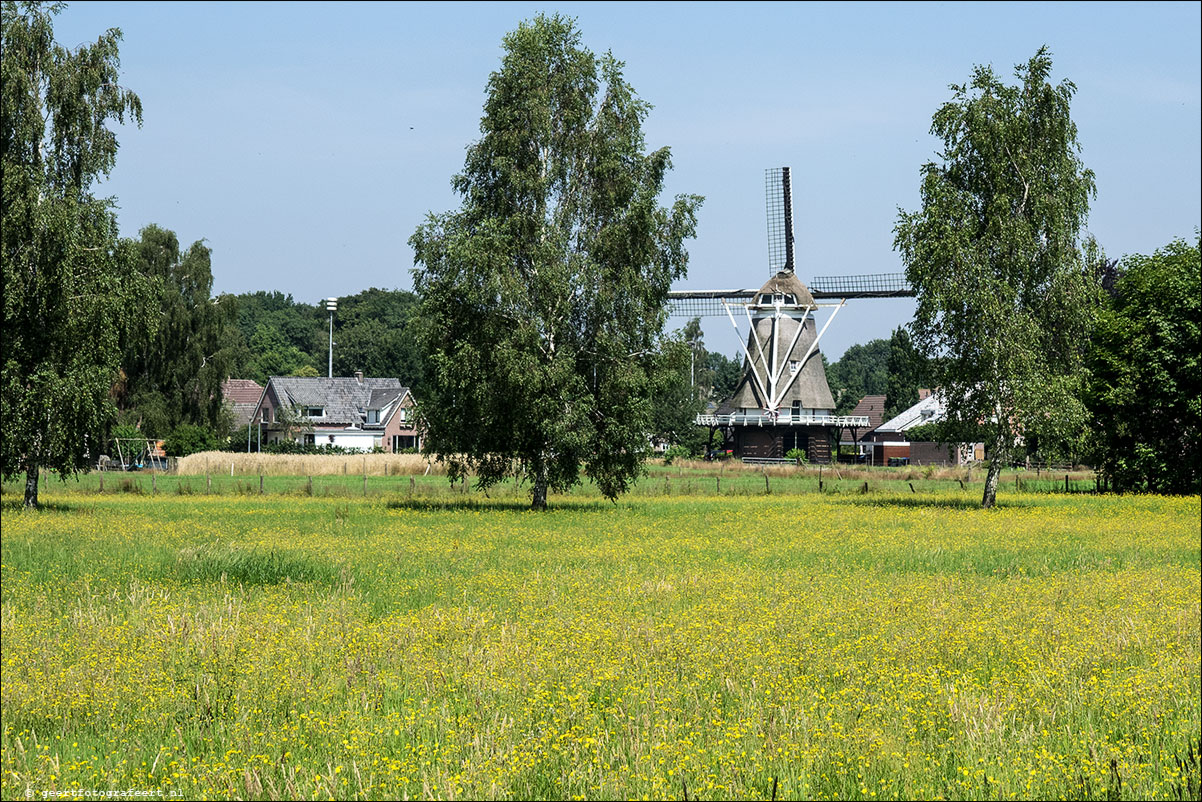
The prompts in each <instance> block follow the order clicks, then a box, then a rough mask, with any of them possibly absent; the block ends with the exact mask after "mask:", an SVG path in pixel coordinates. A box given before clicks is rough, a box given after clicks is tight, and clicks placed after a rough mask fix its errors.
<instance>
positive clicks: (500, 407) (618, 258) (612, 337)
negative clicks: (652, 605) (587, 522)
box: [410, 16, 701, 508]
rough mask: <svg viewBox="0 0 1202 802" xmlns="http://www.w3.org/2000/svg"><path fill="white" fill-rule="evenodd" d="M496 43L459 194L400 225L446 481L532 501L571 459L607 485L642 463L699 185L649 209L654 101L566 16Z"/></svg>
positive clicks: (616, 484)
mask: <svg viewBox="0 0 1202 802" xmlns="http://www.w3.org/2000/svg"><path fill="white" fill-rule="evenodd" d="M503 46H504V54H503V56H502V60H501V66H500V68H499V69H498V70H497V71H496V72H494V73H493V74H492V76H491V77H490V78H489V81H488V88H487V99H486V101H485V104H484V114H483V117H482V118H481V121H480V132H481V138H480V139H479V140H478V141H477V142H475V143H474V144H473V145H471V146H470V147H469V148H468V152H467V159H466V162H465V164H464V169H463V172H462V173H460V174H459V175H457V176H455V177H454V179H453V180H452V186H453V187H454V189H455V190H456V192H458V193H459V194H460V195H461V196H462V199H463V200H462V205H461V206H460V208H459V209H458V210H456V211H452V212H448V213H445V214H439V215H431V216H430V217H429V218H428V219H427V221H426V222H425V223H424V224H423V225H422V226H421V227H419V228H418V230H417V231H416V233H415V234H414V235H413V237H412V238H411V239H410V243H411V244H412V246H413V248H414V251H415V262H416V264H417V265H418V266H417V267H416V268H415V270H414V272H413V275H414V289H415V291H416V292H417V294H418V296H419V298H420V304H421V306H420V315H419V320H420V323H419V333H418V339H419V343H420V345H421V347H422V348H423V350H424V353H425V355H426V360H425V367H424V369H423V378H422V381H421V383H420V385H419V386H420V388H421V389H420V393H419V397H418V405H419V410H420V414H421V416H422V419H423V420H424V422H425V426H426V427H427V431H426V436H425V438H424V440H425V444H426V449H427V451H428V452H429V453H431V454H435V455H437V456H439V457H441V458H442V459H444V460H446V461H447V463H448V465H449V466H450V474H451V477H452V480H454V479H455V478H457V477H461V476H463V475H465V473H467V472H469V471H470V472H474V473H475V474H476V477H477V485H478V486H480V487H482V488H486V487H488V486H490V485H491V484H493V483H495V482H497V481H500V480H501V479H502V478H504V477H505V476H508V475H514V474H516V475H517V476H518V477H519V478H521V479H524V480H527V481H529V483H530V487H531V494H532V502H531V503H532V506H533V507H534V508H542V507H545V506H546V497H547V491H548V490H549V489H554V490H563V489H566V488H569V487H571V486H573V485H574V484H577V483H578V482H579V481H580V480H581V471H582V470H583V471H585V472H586V473H587V475H588V477H589V478H590V479H591V480H592V481H593V482H595V483H596V484H597V486H598V487H599V488H600V489H601V492H602V493H603V494H604V495H605V496H607V497H608V498H614V497H616V496H617V495H618V494H620V493H622V492H624V491H625V490H626V489H627V488H628V487H629V485H630V483H631V482H632V481H633V480H634V479H635V477H636V476H637V475H638V473H639V472H640V470H641V469H642V461H643V457H644V455H645V453H646V451H647V448H648V440H647V435H648V433H649V432H650V430H651V425H652V404H651V400H650V395H651V393H652V392H653V391H654V388H655V386H656V385H657V383H658V379H657V377H658V375H659V373H660V372H661V371H662V370H664V369H665V368H664V365H663V358H662V355H661V354H660V353H659V351H658V349H657V345H658V342H659V339H660V337H661V334H662V331H663V323H664V318H665V312H664V309H665V301H666V297H667V291H668V288H669V286H670V285H671V283H672V281H673V279H676V278H678V277H681V276H683V275H684V273H685V269H686V266H687V261H688V255H687V252H686V251H685V248H684V241H685V240H686V239H688V238H690V237H692V236H693V234H694V229H695V225H696V210H697V208H698V206H699V204H700V202H701V199H700V198H699V197H697V196H691V195H685V196H678V197H677V198H676V200H675V202H674V203H673V205H672V207H671V208H664V207H661V206H660V204H659V196H660V194H661V191H662V189H663V185H664V178H665V175H666V174H667V172H668V170H669V168H670V166H671V160H670V153H669V150H668V148H666V147H665V148H661V149H659V150H655V151H652V152H649V153H648V152H646V149H645V143H644V137H643V131H642V123H643V120H644V119H645V118H646V116H647V114H648V111H649V110H650V108H651V107H650V106H649V105H648V104H647V103H646V102H645V101H643V100H641V99H640V98H639V97H638V96H637V95H636V94H635V92H634V90H633V89H632V88H631V86H630V85H629V84H628V83H627V82H626V80H625V78H624V76H623V73H622V69H623V65H622V63H621V62H619V61H618V60H617V59H615V58H614V57H613V56H612V55H610V54H608V53H607V54H605V55H603V56H600V57H598V56H596V55H594V54H593V53H592V52H591V51H590V50H588V49H587V48H585V47H584V46H583V45H582V44H581V36H580V32H579V31H578V30H577V29H576V27H575V23H574V21H573V20H569V19H565V18H563V17H560V16H552V17H546V16H539V17H537V18H535V19H534V20H533V21H531V22H526V23H523V24H521V25H520V26H519V27H518V28H517V30H515V31H513V32H511V33H510V34H508V35H507V36H506V37H505V39H504V43H503Z"/></svg>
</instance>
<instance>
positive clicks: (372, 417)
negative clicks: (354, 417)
mask: <svg viewBox="0 0 1202 802" xmlns="http://www.w3.org/2000/svg"><path fill="white" fill-rule="evenodd" d="M367 422H368V423H379V422H380V410H378V409H369V410H367Z"/></svg>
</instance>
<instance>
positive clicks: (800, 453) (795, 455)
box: [785, 448, 809, 465]
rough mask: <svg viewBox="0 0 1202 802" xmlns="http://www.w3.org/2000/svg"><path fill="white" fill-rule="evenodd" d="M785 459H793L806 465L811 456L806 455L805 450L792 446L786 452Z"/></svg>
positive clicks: (799, 463)
mask: <svg viewBox="0 0 1202 802" xmlns="http://www.w3.org/2000/svg"><path fill="white" fill-rule="evenodd" d="M785 459H791V460H793V461H794V462H796V463H797V464H798V465H805V464H806V463H807V462H809V458H808V457H806V453H805V451H804V450H802V449H800V448H790V449H789V450H788V451H787V452H786V453H785Z"/></svg>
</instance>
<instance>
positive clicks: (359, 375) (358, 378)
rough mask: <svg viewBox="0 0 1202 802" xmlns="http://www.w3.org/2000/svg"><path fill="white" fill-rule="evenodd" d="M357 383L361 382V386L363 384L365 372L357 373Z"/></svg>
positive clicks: (358, 371)
mask: <svg viewBox="0 0 1202 802" xmlns="http://www.w3.org/2000/svg"><path fill="white" fill-rule="evenodd" d="M355 381H357V382H359V383H360V384H363V371H361V370H356V371H355Z"/></svg>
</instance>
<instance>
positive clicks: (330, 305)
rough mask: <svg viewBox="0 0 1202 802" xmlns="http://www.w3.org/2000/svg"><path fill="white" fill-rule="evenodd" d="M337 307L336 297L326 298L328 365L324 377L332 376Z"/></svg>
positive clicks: (330, 377)
mask: <svg viewBox="0 0 1202 802" xmlns="http://www.w3.org/2000/svg"><path fill="white" fill-rule="evenodd" d="M337 308H338V299H337V298H326V309H328V310H329V312H330V367H329V373H328V374H327V376H326V378H329V379H332V378H334V310H335V309H337Z"/></svg>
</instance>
